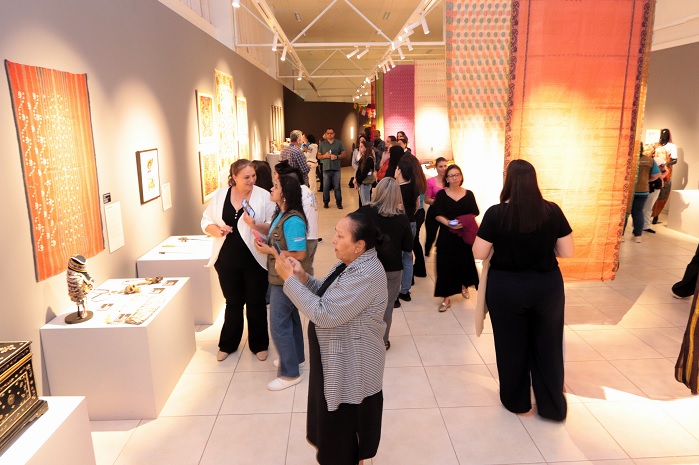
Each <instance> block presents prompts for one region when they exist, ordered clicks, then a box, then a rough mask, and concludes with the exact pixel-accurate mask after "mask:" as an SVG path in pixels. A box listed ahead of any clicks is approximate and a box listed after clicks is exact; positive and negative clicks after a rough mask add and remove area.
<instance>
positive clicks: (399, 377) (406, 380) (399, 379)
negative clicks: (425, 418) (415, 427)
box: [383, 367, 437, 410]
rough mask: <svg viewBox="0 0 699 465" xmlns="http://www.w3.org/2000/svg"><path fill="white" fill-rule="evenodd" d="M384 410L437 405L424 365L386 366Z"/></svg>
mask: <svg viewBox="0 0 699 465" xmlns="http://www.w3.org/2000/svg"><path fill="white" fill-rule="evenodd" d="M383 394H384V401H383V407H384V410H387V409H390V410H395V409H411V408H432V407H436V406H437V401H436V400H435V398H434V393H433V392H432V387H431V386H430V382H429V380H428V379H427V373H425V369H424V368H423V367H397V368H386V369H385V371H384V384H383Z"/></svg>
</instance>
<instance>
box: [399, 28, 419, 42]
mask: <svg viewBox="0 0 699 465" xmlns="http://www.w3.org/2000/svg"><path fill="white" fill-rule="evenodd" d="M414 32H415V31H413V30H410V31H408V32H406V33H405V34H401V35H399V36H398V41H399V42H403V41H404V40H406V39H407V38H408V37H410V36H411V35H413V33H414Z"/></svg>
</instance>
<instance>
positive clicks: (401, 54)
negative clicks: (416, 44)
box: [398, 47, 405, 60]
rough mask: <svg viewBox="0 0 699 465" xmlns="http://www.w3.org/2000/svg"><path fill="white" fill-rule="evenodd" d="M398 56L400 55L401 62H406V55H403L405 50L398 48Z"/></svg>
mask: <svg viewBox="0 0 699 465" xmlns="http://www.w3.org/2000/svg"><path fill="white" fill-rule="evenodd" d="M398 55H400V59H401V60H405V55H403V50H401V49H400V47H398Z"/></svg>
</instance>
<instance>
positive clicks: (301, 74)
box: [296, 70, 303, 81]
mask: <svg viewBox="0 0 699 465" xmlns="http://www.w3.org/2000/svg"><path fill="white" fill-rule="evenodd" d="M301 79H303V71H301V70H299V76H298V77H297V78H296V80H297V81H300V80H301Z"/></svg>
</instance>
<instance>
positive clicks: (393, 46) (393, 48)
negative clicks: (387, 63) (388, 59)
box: [391, 41, 396, 50]
mask: <svg viewBox="0 0 699 465" xmlns="http://www.w3.org/2000/svg"><path fill="white" fill-rule="evenodd" d="M395 49H396V44H394V43H393V41H391V50H395Z"/></svg>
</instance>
